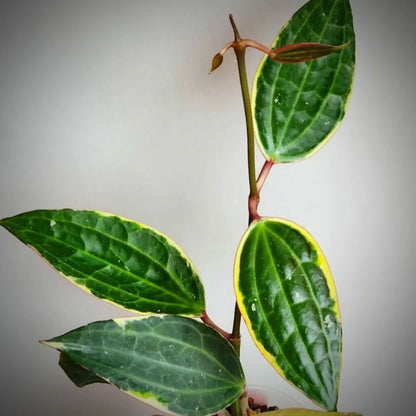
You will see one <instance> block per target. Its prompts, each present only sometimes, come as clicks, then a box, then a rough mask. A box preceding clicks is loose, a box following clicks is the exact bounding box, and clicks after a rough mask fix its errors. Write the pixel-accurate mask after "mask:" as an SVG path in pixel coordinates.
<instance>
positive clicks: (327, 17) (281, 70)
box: [253, 0, 355, 163]
mask: <svg viewBox="0 0 416 416" xmlns="http://www.w3.org/2000/svg"><path fill="white" fill-rule="evenodd" d="M302 42H317V43H321V44H328V45H343V44H346V43H348V42H349V44H348V46H346V47H345V48H343V49H342V50H340V51H338V52H335V53H332V54H330V55H328V56H325V57H322V58H319V59H316V60H313V61H310V62H307V63H298V64H280V63H276V62H275V61H274V60H273V59H272V58H270V57H266V58H265V59H263V61H262V62H261V64H260V67H259V69H258V71H257V74H256V77H255V81H254V87H253V107H254V109H253V114H254V118H255V129H256V134H257V139H258V143H259V146H260V148H261V150H262V152H263V153H264V155H265V157H266V159H268V160H271V161H273V162H275V163H284V162H293V161H297V160H300V159H303V158H305V157H307V156H309V155H311V154H313V153H314V152H316V151H317V150H318V149H320V148H321V147H322V146H323V145H324V144H325V143H326V142H327V141H328V139H329V138H330V137H331V135H332V133H333V132H334V131H335V129H336V127H337V126H338V124H339V123H340V121H341V120H342V118H343V116H344V113H345V107H346V104H347V101H348V97H349V95H350V91H351V86H352V80H353V74H354V64H355V37H354V28H353V21H352V14H351V8H350V4H349V1H348V0H313V1H309V2H308V3H306V4H305V5H304V6H303V7H302V8H301V9H299V10H298V12H296V13H295V15H294V16H293V18H292V19H291V20H290V21H289V23H288V24H287V26H286V27H285V28H283V30H282V31H281V32H280V34H279V36H278V37H277V38H276V39H275V40H274V41H273V44H272V46H271V48H272V49H277V48H280V47H284V46H286V45H290V44H294V43H302Z"/></svg>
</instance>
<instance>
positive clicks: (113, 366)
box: [43, 315, 245, 416]
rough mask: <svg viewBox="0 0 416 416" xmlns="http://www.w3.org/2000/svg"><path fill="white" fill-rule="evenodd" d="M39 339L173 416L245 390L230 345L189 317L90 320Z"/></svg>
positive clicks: (212, 407) (209, 410)
mask: <svg viewBox="0 0 416 416" xmlns="http://www.w3.org/2000/svg"><path fill="white" fill-rule="evenodd" d="M43 343H45V344H46V345H49V346H51V347H52V348H55V349H57V350H59V351H61V352H64V353H65V354H66V355H68V356H69V357H70V358H71V359H72V360H73V361H74V362H76V363H78V364H79V365H81V366H82V367H85V368H86V369H88V370H89V371H91V372H93V373H94V374H96V375H97V376H99V377H101V378H103V379H104V380H107V381H108V382H110V383H111V384H114V385H115V386H117V387H118V388H119V389H121V390H123V391H124V392H127V393H129V394H131V395H132V396H134V397H136V398H137V399H139V400H141V401H144V402H146V403H148V404H150V405H152V406H154V407H156V408H158V409H160V410H163V411H168V412H171V413H174V414H178V415H190V416H198V415H208V414H213V413H216V412H217V411H219V410H221V409H223V408H225V407H227V406H228V405H229V404H230V403H232V402H234V401H235V400H236V399H237V398H238V397H239V396H240V395H241V394H242V393H243V391H244V386H245V381H244V374H243V371H242V368H241V365H240V361H239V359H238V357H237V355H236V352H235V350H234V348H233V347H232V346H231V344H230V343H229V342H228V341H227V340H226V339H225V338H223V337H222V336H221V335H220V334H219V333H218V332H216V331H215V330H213V329H212V328H210V327H208V326H207V325H205V324H203V323H200V322H196V321H194V320H192V319H190V318H184V317H179V316H171V315H165V316H161V315H153V316H148V317H144V318H143V317H141V318H126V319H115V320H110V321H102V322H95V323H92V324H89V325H87V326H84V327H81V328H78V329H76V330H73V331H71V332H68V333H66V334H64V335H62V336H58V337H56V338H53V339H51V340H49V341H44V342H43Z"/></svg>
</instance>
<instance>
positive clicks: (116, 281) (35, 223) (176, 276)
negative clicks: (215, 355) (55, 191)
mask: <svg viewBox="0 0 416 416" xmlns="http://www.w3.org/2000/svg"><path fill="white" fill-rule="evenodd" d="M0 225H2V226H3V227H5V228H7V229H8V230H9V231H10V232H11V233H12V234H14V235H15V236H16V237H17V238H19V239H20V240H21V241H23V242H24V243H25V244H27V245H28V246H31V247H32V248H33V249H34V250H35V251H37V252H38V253H39V254H40V255H41V256H42V257H43V258H44V259H45V260H46V261H48V262H49V263H50V264H51V265H52V266H53V267H54V268H55V269H56V270H58V271H59V272H60V273H62V274H63V275H64V276H66V277H67V278H68V279H69V280H70V281H71V282H73V283H75V284H77V285H78V286H79V287H81V288H82V289H84V290H85V291H87V292H89V293H92V294H93V295H95V296H97V297H99V298H102V299H105V300H107V301H110V302H112V303H115V304H117V305H119V306H122V307H124V308H126V309H128V310H133V311H139V312H142V313H172V314H180V315H189V316H201V314H202V312H203V311H204V309H205V299H204V290H203V287H202V284H201V282H200V280H199V277H198V275H197V272H196V271H195V269H194V267H193V265H192V264H191V262H190V261H189V259H188V258H187V257H186V256H185V254H184V253H183V252H182V251H181V250H180V249H179V248H178V247H177V246H176V244H175V243H174V242H173V241H171V240H170V239H169V238H167V237H166V236H164V235H162V234H161V233H159V232H157V231H156V230H154V229H152V228H149V227H147V226H144V225H142V224H139V223H136V222H133V221H129V220H126V219H122V218H119V217H116V216H113V215H109V214H104V213H101V212H96V211H73V210H69V209H64V210H39V211H31V212H27V213H23V214H20V215H17V216H15V217H11V218H6V219H3V220H0Z"/></svg>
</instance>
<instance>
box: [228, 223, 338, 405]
mask: <svg viewBox="0 0 416 416" xmlns="http://www.w3.org/2000/svg"><path fill="white" fill-rule="evenodd" d="M235 291H236V297H237V302H238V306H239V308H240V310H241V313H242V315H243V317H244V320H245V321H246V323H247V326H248V328H249V331H250V333H251V335H252V337H253V339H254V341H255V342H256V344H257V346H258V348H259V349H260V351H261V352H262V354H263V355H264V356H265V357H266V358H267V360H268V361H269V362H270V363H271V364H272V365H273V367H274V368H275V369H276V370H277V371H278V372H279V373H280V374H281V375H282V376H283V377H285V378H286V379H287V380H288V381H290V382H291V383H292V384H293V385H295V386H296V387H298V388H299V389H301V390H302V391H303V392H304V393H305V394H306V395H307V396H308V397H309V398H311V399H312V400H314V401H315V402H317V403H319V404H320V405H322V406H323V407H325V408H326V409H328V410H336V405H337V399H338V384H339V376H340V365H341V346H342V339H341V335H342V334H341V319H340V314H339V308H338V301H337V295H336V291H335V285H334V281H333V279H332V276H331V272H330V270H329V267H328V264H327V262H326V260H325V257H324V255H323V253H322V251H321V250H320V248H319V247H318V246H317V244H316V242H315V241H314V240H313V238H312V236H311V235H310V234H309V233H307V232H306V231H305V230H304V229H302V228H301V227H299V226H298V225H296V224H293V223H291V222H289V221H287V220H282V219H273V218H269V219H260V220H257V221H255V222H254V223H252V225H251V226H250V227H249V229H248V230H247V232H246V234H245V235H244V237H243V239H242V241H241V243H240V246H239V249H238V252H237V256H236V261H235Z"/></svg>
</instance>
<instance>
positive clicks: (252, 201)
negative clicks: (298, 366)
mask: <svg viewBox="0 0 416 416" xmlns="http://www.w3.org/2000/svg"><path fill="white" fill-rule="evenodd" d="M229 17H230V22H231V26H232V27H233V31H234V37H235V40H234V44H233V48H234V52H235V55H236V58H237V65H238V74H239V78H240V87H241V93H242V97H243V104H244V114H245V118H246V132H247V163H248V179H249V186H250V194H249V200H248V211H249V218H248V222H249V224H250V223H251V222H252V221H253V220H254V219H256V218H258V217H259V216H258V214H257V205H258V202H259V192H258V189H257V181H256V166H255V143H254V123H253V114H252V111H251V102H250V91H249V87H248V82H247V69H246V61H245V52H246V45H245V44H244V43H243V42H242V39H241V37H240V34H239V33H238V29H237V26H236V25H235V22H234V19H233V17H232V15H230V16H229ZM240 326H241V312H240V309H239V308H238V305H237V303H236V304H235V309H234V322H233V330H232V334H231V342H232V345H233V346H234V348H235V350H236V352H237V354H238V356H240V344H241V332H240ZM231 415H232V416H242V407H241V401H240V400H236V401H235V402H234V403H233V404H232V405H231Z"/></svg>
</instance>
